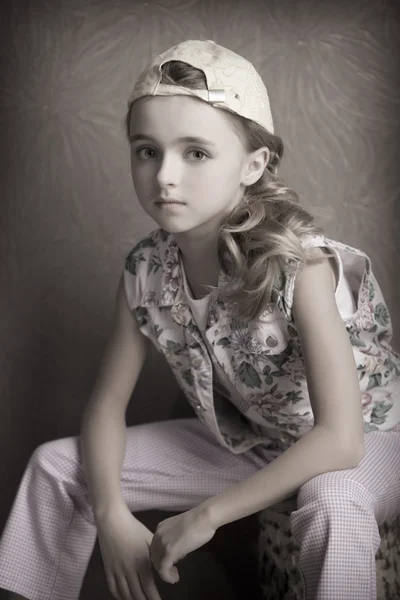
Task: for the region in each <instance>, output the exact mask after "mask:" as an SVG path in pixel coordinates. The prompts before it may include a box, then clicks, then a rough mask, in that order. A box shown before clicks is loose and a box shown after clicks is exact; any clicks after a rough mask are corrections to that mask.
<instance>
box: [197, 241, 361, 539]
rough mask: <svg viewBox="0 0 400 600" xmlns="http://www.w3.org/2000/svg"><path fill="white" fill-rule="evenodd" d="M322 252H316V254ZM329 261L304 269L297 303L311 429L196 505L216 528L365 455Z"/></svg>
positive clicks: (350, 357) (347, 344) (350, 354)
mask: <svg viewBox="0 0 400 600" xmlns="http://www.w3.org/2000/svg"><path fill="white" fill-rule="evenodd" d="M322 253H323V251H322V250H321V249H319V248H315V249H314V250H313V254H314V256H315V257H322V256H323V254H322ZM330 260H331V259H329V261H328V260H326V259H324V260H323V261H321V262H320V263H317V264H312V265H306V266H304V267H303V268H302V269H301V271H300V272H299V273H298V275H297V277H296V283H295V292H294V302H293V315H294V319H295V322H296V327H297V330H298V333H299V337H300V341H301V345H302V352H303V357H304V365H305V371H306V376H307V383H308V390H309V395H310V400H311V405H312V409H313V413H314V423H315V424H314V427H313V428H312V429H311V430H310V431H309V432H308V433H307V434H305V435H304V436H303V437H302V438H301V439H299V440H298V441H297V442H296V443H295V444H293V446H291V447H290V448H289V449H288V450H286V451H284V452H283V453H282V454H281V455H280V456H279V457H278V458H276V459H275V460H274V461H273V462H271V463H270V464H269V465H267V466H266V467H264V468H263V469H261V470H260V471H258V472H257V473H256V474H255V475H253V476H252V477H249V478H248V479H245V480H243V481H241V482H239V483H237V484H234V485H233V486H231V487H229V488H228V489H227V490H226V491H224V492H222V493H221V494H219V495H218V496H214V497H212V498H210V499H208V500H206V501H205V502H203V503H202V504H201V505H199V506H198V507H196V508H197V511H200V512H202V511H203V513H204V514H205V515H206V516H207V519H209V520H210V522H211V523H212V525H213V526H215V528H218V527H221V525H224V524H226V523H229V522H231V521H235V520H237V519H241V518H242V517H246V516H248V515H250V514H252V513H255V512H258V511H260V510H262V509H263V508H267V507H268V506H272V505H273V504H275V503H276V502H279V501H281V500H283V499H285V498H287V497H289V496H291V495H292V494H293V493H295V492H296V491H297V490H298V489H299V488H300V487H301V486H302V485H303V484H304V483H306V482H307V481H309V480H310V479H311V478H313V477H315V476H317V475H320V474H322V473H326V472H328V471H335V470H342V469H350V468H353V467H355V466H356V465H357V464H358V463H359V462H360V461H361V459H362V458H363V456H364V453H365V450H364V429H363V414H362V405H361V395H360V389H359V381H358V377H357V370H356V364H355V361H354V355H353V351H352V347H351V344H350V341H349V338H348V334H347V331H346V328H345V326H344V324H343V321H342V318H341V316H340V314H339V311H338V309H337V305H336V300H335V295H334V290H335V287H336V286H335V284H333V282H332V280H333V279H334V278H333V277H332V274H333V268H332V267H331V265H330Z"/></svg>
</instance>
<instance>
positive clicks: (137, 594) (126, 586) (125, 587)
mask: <svg viewBox="0 0 400 600" xmlns="http://www.w3.org/2000/svg"><path fill="white" fill-rule="evenodd" d="M118 588H119V590H120V592H121V594H122V597H123V599H124V600H147V598H146V596H145V595H144V593H143V590H142V588H141V586H140V583H139V581H138V578H137V576H136V573H135V576H134V577H132V578H131V579H130V581H128V578H127V576H126V575H122V576H121V577H120V579H119V580H118Z"/></svg>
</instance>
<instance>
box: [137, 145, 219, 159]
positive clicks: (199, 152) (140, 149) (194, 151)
mask: <svg viewBox="0 0 400 600" xmlns="http://www.w3.org/2000/svg"><path fill="white" fill-rule="evenodd" d="M143 150H144V151H145V152H147V151H148V150H150V152H154V150H153V148H149V147H148V146H145V147H144V146H143V147H142V148H138V149H137V150H136V151H135V154H136V155H137V156H139V157H140V158H145V159H147V158H152V157H153V155H150V156H149V155H148V154H141V153H142V151H143ZM190 153H193V154H197V158H195V162H204V161H203V160H202V159H203V157H204V156H205V157H206V158H209V156H208V155H207V154H206V153H205V152H203V150H198V149H193V150H189V154H190ZM199 154H201V157H200V160H199V159H198V155H199Z"/></svg>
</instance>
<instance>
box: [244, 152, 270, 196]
mask: <svg viewBox="0 0 400 600" xmlns="http://www.w3.org/2000/svg"><path fill="white" fill-rule="evenodd" d="M269 157H270V151H269V149H268V148H267V147H265V146H263V147H262V148H259V149H258V150H255V151H254V152H252V153H251V154H249V156H248V157H247V159H246V162H245V164H244V166H243V175H242V184H243V185H245V186H246V187H247V186H249V185H253V183H256V181H258V180H259V179H260V177H261V175H262V174H263V173H264V171H265V169H266V167H267V164H268V162H269Z"/></svg>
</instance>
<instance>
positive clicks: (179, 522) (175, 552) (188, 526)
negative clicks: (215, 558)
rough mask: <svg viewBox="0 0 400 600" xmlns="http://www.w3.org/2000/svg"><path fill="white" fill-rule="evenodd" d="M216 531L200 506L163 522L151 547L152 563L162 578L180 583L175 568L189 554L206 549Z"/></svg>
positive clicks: (158, 527) (169, 581) (159, 525)
mask: <svg viewBox="0 0 400 600" xmlns="http://www.w3.org/2000/svg"><path fill="white" fill-rule="evenodd" d="M215 531H216V529H215V527H213V525H212V524H211V521H210V519H209V517H208V516H207V514H206V512H205V511H204V509H202V508H201V507H200V506H198V507H196V508H193V509H191V510H188V511H187V512H184V513H182V514H180V515H176V516H175V517H170V518H168V519H165V520H164V521H161V522H160V523H159V524H158V526H157V529H156V532H155V534H154V536H153V540H152V542H151V545H150V556H151V560H152V562H153V565H154V568H155V569H156V571H157V572H158V574H159V575H160V577H161V579H163V580H164V581H166V582H167V583H177V581H179V573H178V569H177V568H176V567H175V566H174V565H175V564H176V563H177V562H178V561H179V560H181V559H182V558H184V557H185V556H186V555H187V554H189V552H193V550H197V548H200V547H201V546H204V544H206V543H207V542H208V541H210V540H211V538H212V537H213V536H214V534H215Z"/></svg>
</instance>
